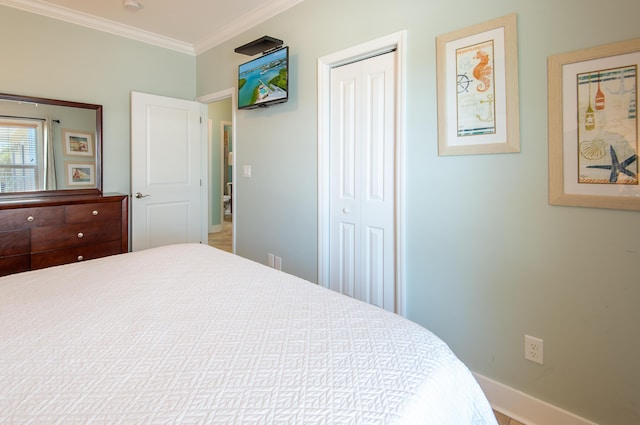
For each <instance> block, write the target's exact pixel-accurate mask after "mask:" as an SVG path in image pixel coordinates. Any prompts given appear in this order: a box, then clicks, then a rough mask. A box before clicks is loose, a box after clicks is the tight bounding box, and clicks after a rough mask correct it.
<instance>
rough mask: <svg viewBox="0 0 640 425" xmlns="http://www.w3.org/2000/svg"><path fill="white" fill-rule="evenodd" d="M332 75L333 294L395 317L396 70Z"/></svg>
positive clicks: (367, 63)
mask: <svg viewBox="0 0 640 425" xmlns="http://www.w3.org/2000/svg"><path fill="white" fill-rule="evenodd" d="M395 61H396V53H395V52H390V53H386V54H383V55H379V56H376V57H373V58H370V59H366V60H363V61H358V62H354V63H351V64H348V65H343V66H340V67H336V68H333V69H332V70H331V117H330V127H331V137H330V164H331V166H330V167H331V177H330V188H329V192H330V195H329V204H330V212H329V214H330V217H329V220H330V223H329V227H330V236H329V239H330V240H329V250H330V254H329V255H330V266H329V268H330V271H329V287H330V288H331V289H333V290H336V291H338V292H341V293H343V294H346V295H349V296H351V297H354V298H357V299H360V300H362V301H366V302H368V303H371V304H374V305H377V306H380V307H383V308H385V309H387V310H390V311H395V309H396V301H395V293H396V282H395V276H396V269H395V268H396V259H395V243H396V238H395V221H394V211H395V116H396V114H395V69H396V65H395Z"/></svg>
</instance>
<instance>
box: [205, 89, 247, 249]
mask: <svg viewBox="0 0 640 425" xmlns="http://www.w3.org/2000/svg"><path fill="white" fill-rule="evenodd" d="M229 98H231V146H232V151H233V152H234V153H233V164H231V181H233V182H234V185H233V196H234V197H235V196H237V195H236V194H237V193H238V192H237V187H236V185H235V182H236V181H237V180H236V168H237V167H236V157H237V153H236V149H237V146H236V112H237V106H236V105H237V103H236V89H235V87H231V88H228V89H225V90H221V91H217V92H214V93H210V94H206V95H204V96H199V97H197V98H196V101H197V102H200V103H204V104H209V103H213V102H217V101H220V100H225V99H229ZM208 109H209V108H208V106H207V121H208V116H209V114H208ZM214 131H215V130H214ZM206 145H207V155H206V161H207V167H208V168H207V169H209V168H210V166H211V160H210V158H211V153H210V152H209V143H208V142H207V144H206ZM208 174H209V173H208V172H207V175H208ZM220 202H222V199H220ZM209 205H211V193H210V191H207V213H206V214H205V215H206V216H207V217H208V216H209V210H208V208H209ZM236 207H237V203H236V202H234V208H232V209H231V229H232V230H231V232H232V235H231V252H233V253H234V254H235V252H236V223H237V220H236V210H237V208H236ZM222 220H224V215H223V216H222ZM207 221H209V220H208V219H207ZM208 228H209V223H207V229H208Z"/></svg>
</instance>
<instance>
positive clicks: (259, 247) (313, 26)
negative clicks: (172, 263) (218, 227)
mask: <svg viewBox="0 0 640 425" xmlns="http://www.w3.org/2000/svg"><path fill="white" fill-rule="evenodd" d="M514 12H515V13H517V15H518V34H519V39H518V49H519V67H520V73H519V79H520V131H521V145H522V151H521V153H518V154H502V155H482V156H459V157H439V156H438V151H437V121H436V119H437V115H436V112H437V104H436V79H435V75H436V63H435V57H436V52H435V39H436V36H438V35H440V34H444V33H448V32H451V31H455V30H458V29H461V28H464V27H467V26H470V25H473V24H476V23H480V22H483V21H487V20H490V19H493V18H496V17H500V16H504V15H507V14H509V13H514ZM639 16H640V2H638V1H628V0H611V1H608V2H603V1H601V0H564V1H557V0H537V1H529V2H524V1H512V0H487V1H485V2H483V3H481V4H480V3H478V2H473V1H469V0H460V1H457V2H435V1H418V0H396V1H393V2H389V1H381V0H350V1H343V0H305V1H304V2H302V3H300V4H298V5H297V6H295V7H294V8H292V9H290V10H289V11H287V12H284V13H282V14H280V15H279V16H277V17H275V18H273V19H271V20H269V21H267V22H266V23H264V24H261V25H259V26H257V27H255V28H252V29H249V30H247V31H246V32H245V33H243V34H242V35H240V36H238V37H235V38H233V39H231V40H229V41H228V42H226V43H224V44H222V45H220V46H218V47H216V48H214V49H212V50H210V51H208V52H205V53H203V54H201V55H200V56H198V61H197V77H198V78H197V84H198V89H197V92H198V95H206V94H208V93H212V92H216V91H218V90H223V89H226V88H229V87H234V86H235V84H236V81H235V78H236V67H237V65H238V64H239V63H240V62H243V61H246V60H247V59H248V57H247V56H242V55H239V54H236V53H234V52H233V49H234V48H235V47H237V46H239V45H242V44H244V43H247V42H249V41H251V40H253V39H256V38H258V37H260V36H262V35H265V34H267V35H271V36H274V37H278V38H281V39H283V40H285V42H286V43H287V44H288V45H289V46H290V48H291V52H290V53H291V67H290V74H289V75H290V92H291V99H290V101H289V102H288V103H287V104H284V105H279V106H274V107H271V108H268V109H264V110H263V109H259V110H253V111H239V112H238V114H237V121H236V122H237V128H236V134H237V151H236V161H237V164H238V165H239V166H242V164H250V165H251V166H252V173H253V177H252V178H246V177H242V176H241V173H239V174H238V181H236V182H235V185H236V187H235V189H236V194H237V197H236V202H237V203H236V205H237V209H236V214H237V215H236V219H237V233H236V238H237V240H236V242H237V245H236V248H237V252H238V253H239V254H241V255H243V256H246V257H249V258H252V259H255V260H257V261H260V262H265V261H266V255H267V253H268V252H271V253H275V254H276V255H279V256H281V257H282V258H283V268H284V270H286V271H288V272H291V273H294V274H297V275H300V276H302V277H305V278H307V279H310V280H315V279H316V269H317V264H316V263H317V261H316V256H317V249H316V244H317V235H316V232H317V226H316V220H317V206H316V203H317V201H316V198H317V189H316V185H317V177H316V175H317V166H316V162H317V152H316V150H317V140H316V131H317V120H316V113H317V107H316V98H317V93H316V90H317V71H316V61H317V59H318V58H319V57H322V56H324V55H327V54H330V53H333V52H337V51H340V50H342V49H345V48H348V47H351V46H354V45H357V44H360V43H362V42H365V41H368V40H371V39H375V38H379V37H381V36H384V35H387V34H390V33H394V32H396V31H399V30H403V29H406V30H407V31H408V36H407V49H408V50H407V81H406V82H407V104H406V113H407V117H406V121H407V146H406V150H407V152H406V170H405V173H406V180H407V187H406V203H407V205H406V216H405V217H404V221H405V224H406V227H407V229H408V231H407V235H406V236H407V237H406V250H405V255H406V258H405V260H406V270H404V272H405V276H406V279H407V287H408V288H407V289H408V315H409V317H410V318H411V319H413V320H415V321H416V322H418V323H420V324H422V325H424V326H426V327H427V328H429V329H431V330H433V331H434V332H435V333H436V334H438V335H439V336H440V337H442V338H443V339H444V340H445V341H447V343H449V344H450V346H451V347H452V348H453V349H454V351H455V352H456V353H457V354H458V355H459V356H460V357H461V358H462V359H463V360H464V361H465V362H466V363H467V364H468V365H469V366H470V368H471V369H472V370H474V371H476V372H478V373H480V374H482V375H485V376H487V377H489V378H492V379H494V380H497V381H499V382H502V383H504V384H506V385H508V386H511V387H513V388H516V389H519V390H522V391H524V392H526V393H528V394H531V395H532V396H534V397H537V398H539V399H542V400H545V401H547V402H550V403H552V404H554V405H557V406H559V407H561V408H564V409H567V410H569V411H572V412H574V413H576V414H578V415H581V416H583V417H586V418H589V419H591V420H593V421H596V422H598V423H602V424H610V425H623V424H624V425H627V424H631V423H640V361H639V359H640V332H639V331H638V324H639V323H640V307H639V302H640V273H639V272H640V269H639V265H640V247H639V246H638V245H639V243H640V242H639V241H640V212H633V211H615V210H601V209H591V208H572V207H558V206H553V207H552V206H549V205H548V202H547V182H548V179H547V171H548V170H547V153H548V149H547V94H546V87H547V57H548V56H550V55H553V54H557V53H564V52H568V51H573V50H577V49H583V48H588V47H592V46H596V45H600V44H605V43H609V42H615V41H621V40H625V39H629V38H633V37H638V36H640V31H639V30H638V28H639V27H638V23H637V20H638V17H639ZM443 176H446V178H443ZM524 334H530V335H533V336H537V337H539V338H542V339H544V342H545V345H544V348H545V353H544V358H545V364H544V366H538V365H536V364H534V363H531V362H527V361H525V360H524V348H523V347H524Z"/></svg>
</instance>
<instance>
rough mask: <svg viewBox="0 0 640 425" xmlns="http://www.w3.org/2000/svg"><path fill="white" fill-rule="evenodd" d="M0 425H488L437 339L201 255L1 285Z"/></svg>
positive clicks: (479, 402) (46, 274)
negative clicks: (389, 424)
mask: <svg viewBox="0 0 640 425" xmlns="http://www.w3.org/2000/svg"><path fill="white" fill-rule="evenodd" d="M0 423H2V424H198V423H203V424H204V423H207V424H382V423H397V424H434V425H446V424H455V425H463V424H478V425H480V424H495V423H496V422H495V419H494V417H493V414H492V411H491V408H490V407H489V404H488V402H487V401H486V399H485V398H484V395H483V394H482V392H481V390H480V388H479V386H478V384H477V383H476V381H475V380H474V378H473V376H472V375H471V373H470V372H469V370H468V369H467V368H466V367H465V366H464V365H463V364H462V363H461V362H460V361H459V360H458V359H457V358H456V357H455V356H454V354H453V353H452V352H451V351H450V350H449V348H448V347H447V346H446V345H445V343H444V342H442V341H441V340H440V339H438V338H437V337H435V336H434V335H433V334H432V333H430V332H429V331H427V330H425V329H424V328H422V327H421V326H418V325H417V324H414V323H412V322H410V321H408V320H406V319H404V318H402V317H399V316H397V315H394V314H391V313H389V312H386V311H384V310H382V309H379V308H377V307H373V306H370V305H368V304H365V303H362V302H359V301H356V300H353V299H351V298H348V297H346V296H343V295H340V294H337V293H334V292H332V291H329V290H327V289H324V288H322V287H319V286H317V285H314V284H312V283H309V282H307V281H304V280H301V279H298V278H296V277H293V276H290V275H287V274H285V273H282V272H279V271H276V270H274V269H271V268H268V267H266V266H263V265H260V264H257V263H254V262H251V261H248V260H246V259H243V258H240V257H237V256H234V255H231V254H228V253H225V252H222V251H219V250H217V249H215V248H211V247H208V246H205V245H192V244H186V245H174V246H168V247H161V248H155V249H150V250H146V251H140V252H136V253H130V254H123V255H118V256H114V257H108V258H102V259H98V260H92V261H87V262H84V263H78V264H71V265H66V266H61V267H54V268H50V269H45V270H37V271H33V272H27V273H22V274H18V275H13V276H7V277H4V278H0Z"/></svg>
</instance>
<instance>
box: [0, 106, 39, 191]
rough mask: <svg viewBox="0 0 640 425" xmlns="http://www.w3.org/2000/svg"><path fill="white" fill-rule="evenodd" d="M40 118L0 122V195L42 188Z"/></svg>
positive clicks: (0, 120)
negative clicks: (0, 193)
mask: <svg viewBox="0 0 640 425" xmlns="http://www.w3.org/2000/svg"><path fill="white" fill-rule="evenodd" d="M44 141H45V126H44V120H42V119H26V118H24V119H22V118H21V119H18V118H13V119H6V118H3V119H0V192H3V193H6V192H32V191H36V190H43V189H45V177H46V175H47V173H46V170H45V164H46V162H47V161H46V158H45V155H44V151H45V150H44Z"/></svg>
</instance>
